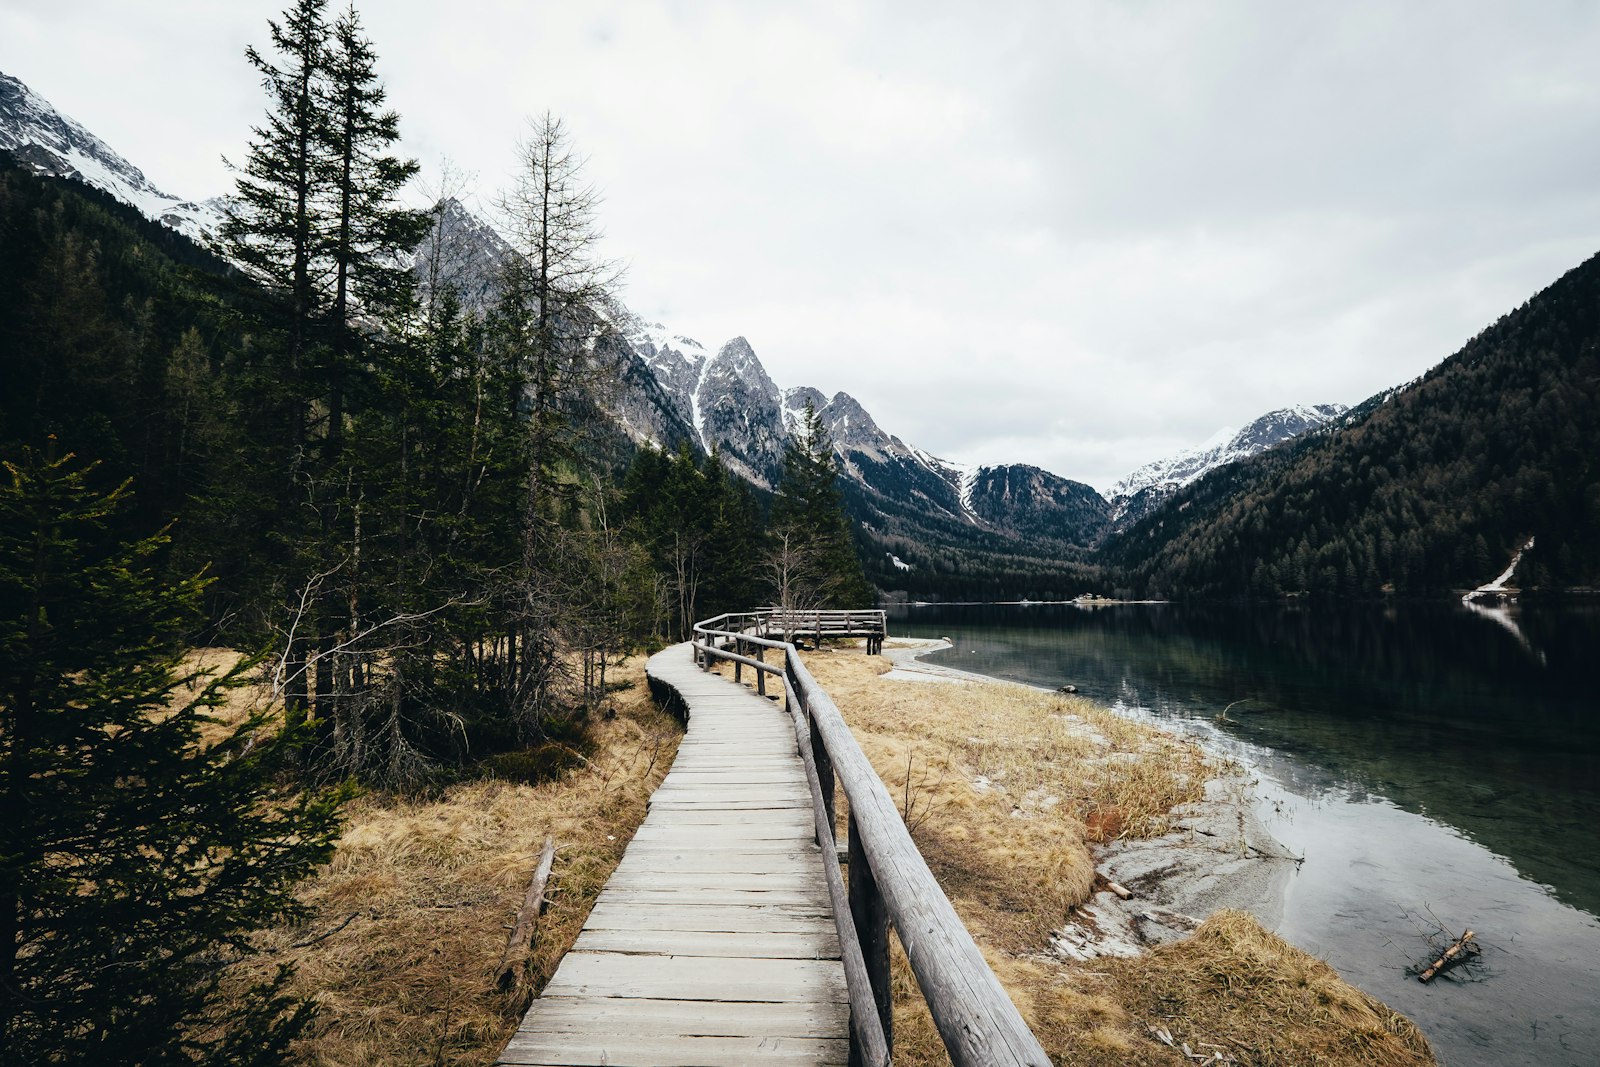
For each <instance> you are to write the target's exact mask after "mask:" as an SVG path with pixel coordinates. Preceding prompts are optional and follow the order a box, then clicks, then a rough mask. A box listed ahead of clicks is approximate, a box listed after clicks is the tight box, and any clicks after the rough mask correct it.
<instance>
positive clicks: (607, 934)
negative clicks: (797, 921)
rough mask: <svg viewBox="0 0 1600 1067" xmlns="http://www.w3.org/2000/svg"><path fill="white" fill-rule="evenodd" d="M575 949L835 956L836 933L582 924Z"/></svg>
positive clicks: (776, 956)
mask: <svg viewBox="0 0 1600 1067" xmlns="http://www.w3.org/2000/svg"><path fill="white" fill-rule="evenodd" d="M572 949H573V951H574V952H634V953H646V954H652V955H657V956H722V957H740V958H745V959H786V960H836V959H838V958H839V935H838V934H837V933H835V932H834V931H832V930H818V929H811V930H785V931H766V930H760V931H751V930H741V931H731V930H602V929H591V928H589V927H587V926H585V927H584V930H583V932H582V933H580V934H579V935H578V940H577V941H576V942H575V943H574V944H573V946H572Z"/></svg>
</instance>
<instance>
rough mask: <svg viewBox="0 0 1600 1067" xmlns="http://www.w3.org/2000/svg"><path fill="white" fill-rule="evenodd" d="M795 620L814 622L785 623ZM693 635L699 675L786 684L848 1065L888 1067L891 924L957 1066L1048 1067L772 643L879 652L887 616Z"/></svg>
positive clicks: (888, 810)
mask: <svg viewBox="0 0 1600 1067" xmlns="http://www.w3.org/2000/svg"><path fill="white" fill-rule="evenodd" d="M797 620H804V621H806V622H808V623H809V625H808V626H794V625H790V624H792V623H794V622H796V621H797ZM786 627H787V628H786ZM694 633H695V638H694V654H695V662H697V663H699V664H700V666H701V667H703V668H705V669H706V670H710V669H711V666H712V664H713V662H714V661H717V660H727V661H729V662H731V663H732V664H733V668H734V679H735V680H736V681H738V680H741V678H740V674H741V671H742V670H743V668H745V667H750V668H752V669H754V670H755V672H756V679H755V681H756V689H757V691H758V692H761V693H763V694H765V693H766V680H767V675H769V674H772V675H777V676H780V677H782V679H783V686H784V695H785V707H786V708H787V709H788V711H789V713H790V716H791V718H792V719H793V721H794V728H795V740H796V742H797V744H798V745H799V748H800V756H801V758H802V759H803V760H804V762H805V767H806V778H807V780H808V781H809V783H810V786H811V800H812V809H813V811H814V813H815V816H816V834H817V844H818V845H819V846H821V848H822V855H823V866H824V868H825V873H826V876H827V881H828V894H829V897H830V899H831V900H832V903H833V913H834V918H835V921H836V922H837V923H838V927H839V942H840V946H841V949H842V955H843V958H844V969H845V981H846V984H847V988H848V991H849V996H850V1016H851V1026H850V1030H851V1035H850V1036H851V1047H850V1062H851V1063H852V1064H862V1065H866V1067H887V1065H888V1064H889V1062H890V1051H891V1049H892V1048H893V1041H894V1027H893V1019H892V1015H893V999H892V994H891V992H890V986H889V927H890V926H891V925H893V927H894V929H895V932H896V933H897V934H898V935H899V937H900V944H901V945H902V946H903V947H904V948H905V952H906V956H907V958H908V959H909V960H910V961H911V970H912V972H913V973H914V974H915V975H916V978H917V985H918V987H919V988H920V989H921V991H922V997H923V999H924V1000H925V1001H926V1002H927V1004H928V1010H929V1012H930V1013H931V1014H932V1016H933V1021H934V1025H936V1026H937V1027H938V1028H939V1036H940V1037H941V1038H943V1039H944V1044H945V1048H946V1049H947V1050H948V1051H949V1053H950V1059H951V1062H952V1063H954V1064H955V1065H956V1067H1023V1065H1026V1067H1047V1065H1048V1064H1049V1063H1050V1059H1049V1057H1048V1056H1046V1055H1045V1052H1044V1049H1043V1048H1041V1047H1040V1045H1039V1042H1038V1040H1037V1039H1036V1038H1035V1037H1034V1036H1033V1032H1032V1031H1031V1030H1029V1029H1028V1025H1027V1023H1025V1022H1023V1021H1022V1016H1021V1014H1020V1013H1018V1011H1017V1009H1016V1005H1014V1004H1012V1003H1011V998H1010V997H1008V996H1007V995H1006V991H1005V989H1004V988H1003V987H1002V986H1001V985H1000V980H999V979H997V978H996V977H995V976H994V972H993V971H991V970H990V969H989V965H988V964H987V963H986V962H984V959H983V955H982V953H980V952H979V951H978V946H977V945H976V944H974V943H973V940H972V935H971V934H969V933H968V932H967V928H966V926H965V925H963V924H962V922H961V918H960V917H959V916H958V915H957V914H956V911H955V908H953V907H951V905H950V900H949V898H947V897H946V896H945V895H944V891H943V890H942V889H940V888H939V883H938V882H937V881H936V880H935V879H934V877H933V873H932V872H931V871H929V870H928V864H927V862H926V861H925V860H924V859H923V858H922V853H921V852H919V851H918V850H917V846H916V844H915V843H914V842H913V841H912V840H911V834H910V833H909V832H907V830H906V825H905V821H904V820H903V819H902V818H901V817H900V812H899V810H898V809H897V808H896V807H895V804H894V801H893V800H892V799H891V798H890V796H889V791H888V790H887V789H886V788H884V785H883V780H882V779H880V778H879V777H878V775H877V772H876V771H874V770H873V769H872V765H871V764H870V763H868V762H867V758H866V756H865V755H863V754H862V752H861V747H860V746H859V745H857V744H856V740H855V738H854V737H853V736H851V734H850V728H849V727H848V726H846V725H845V721H844V717H843V716H842V715H840V714H839V709H838V707H837V706H836V705H835V704H834V702H833V698H832V697H830V696H829V695H828V694H827V692H826V691H825V690H824V689H823V688H822V687H821V686H820V685H818V684H817V682H816V679H814V678H812V677H811V672H810V671H808V670H806V667H805V664H804V663H802V662H800V655H799V652H798V651H796V649H795V646H794V645H793V644H792V643H789V642H787V641H784V640H780V639H776V638H774V637H773V636H771V634H773V633H777V634H779V635H782V634H785V633H788V634H795V633H801V634H805V635H807V636H811V635H818V636H819V639H820V638H824V637H829V636H835V637H846V636H852V637H866V638H867V642H868V648H869V649H873V650H875V651H876V650H878V649H881V648H882V644H883V639H884V636H885V635H886V622H885V617H884V613H883V612H881V611H871V612H844V611H831V612H828V611H825V612H816V611H809V612H782V611H776V610H769V611H755V612H744V613H738V614H729V615H719V616H717V617H716V618H714V619H708V620H706V621H705V622H702V623H697V624H696V625H695V628H694ZM768 649H772V650H775V651H778V652H780V653H781V656H780V657H779V659H780V660H781V665H780V664H769V663H767V662H766V652H767V650H768ZM836 783H837V785H836ZM836 788H842V789H843V790H844V795H845V799H846V801H847V802H848V804H849V823H848V826H849V830H848V835H847V840H848V848H849V856H848V861H847V862H848V864H849V869H850V884H849V887H848V889H846V887H845V885H844V880H843V878H842V877H841V875H840V873H839V864H838V861H837V856H838V851H837V849H838V846H837V845H836V844H835V841H834V805H835V790H836Z"/></svg>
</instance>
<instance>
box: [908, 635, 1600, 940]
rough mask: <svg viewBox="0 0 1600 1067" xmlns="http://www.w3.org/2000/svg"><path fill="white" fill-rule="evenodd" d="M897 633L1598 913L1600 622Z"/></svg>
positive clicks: (955, 662)
mask: <svg viewBox="0 0 1600 1067" xmlns="http://www.w3.org/2000/svg"><path fill="white" fill-rule="evenodd" d="M891 631H893V632H901V633H912V634H916V635H919V636H929V635H933V636H937V635H941V634H948V635H949V636H952V637H954V638H955V639H956V647H955V648H954V649H952V650H950V651H948V652H943V653H939V654H936V655H935V656H933V657H931V659H932V660H933V661H934V662H944V663H948V664H950V665H952V666H960V667H962V668H965V669H968V670H977V671H982V672H984V673H990V674H995V675H998V676H1003V677H1010V678H1015V679H1018V680H1021V681H1028V682H1033V683H1036V684H1040V685H1049V686H1056V685H1061V684H1064V683H1067V682H1071V683H1073V684H1075V685H1077V686H1078V687H1079V690H1080V691H1081V692H1082V693H1083V694H1084V695H1086V696H1089V697H1092V698H1094V699H1097V700H1101V701H1104V702H1106V703H1113V702H1116V701H1117V700H1119V699H1121V700H1123V701H1124V702H1126V703H1128V704H1130V705H1136V706H1142V707H1145V708H1148V709H1150V710H1151V711H1152V712H1155V713H1157V714H1166V715H1178V716H1190V717H1196V716H1204V717H1207V718H1210V717H1212V716H1215V715H1216V714H1217V713H1218V712H1220V711H1221V710H1222V709H1223V708H1224V707H1225V706H1226V705H1228V704H1230V703H1233V702H1235V701H1241V703H1237V704H1234V706H1233V707H1232V709H1231V710H1230V711H1229V712H1228V715H1229V718H1231V719H1233V720H1235V722H1234V724H1233V725H1230V726H1228V727H1226V729H1227V730H1228V731H1229V732H1230V733H1231V734H1233V735H1235V736H1237V737H1238V738H1239V739H1240V740H1242V741H1246V742H1249V743H1251V744H1256V745H1262V746H1266V747H1268V748H1271V749H1273V750H1276V751H1277V752H1280V753H1284V754H1286V755H1290V756H1293V757H1295V758H1296V761H1298V766H1295V765H1292V764H1291V765H1290V766H1285V767H1281V768H1275V774H1278V773H1280V772H1281V776H1282V778H1283V780H1284V784H1285V785H1286V786H1289V787H1290V788H1292V789H1295V790H1296V791H1303V792H1304V793H1305V794H1306V795H1308V796H1313V797H1314V796H1316V795H1317V794H1318V793H1319V792H1320V791H1322V790H1327V789H1337V790H1339V791H1340V792H1341V793H1344V794H1346V795H1348V796H1349V797H1351V798H1353V799H1358V800H1359V799H1361V798H1364V797H1365V796H1367V795H1369V794H1378V795H1382V796H1384V797H1387V798H1388V799H1390V800H1391V801H1393V802H1394V803H1395V804H1397V805H1399V806H1400V807H1402V808H1405V809H1406V810H1409V811H1413V812H1418V813H1421V814H1425V815H1427V816H1429V817H1431V818H1433V819H1435V820H1438V821H1440V822H1443V823H1446V824H1448V825H1450V826H1453V827H1455V828H1457V829H1459V830H1461V831H1463V832H1464V833H1466V834H1468V835H1470V836H1471V837H1472V838H1474V839H1475V840H1477V841H1479V842H1480V843H1481V844H1483V845H1484V846H1485V847H1487V848H1489V849H1491V850H1493V851H1495V852H1497V853H1499V854H1501V855H1503V856H1506V857H1507V858H1509V859H1510V860H1511V861H1512V862H1513V863H1514V864H1516V866H1517V868H1518V870H1519V871H1521V872H1522V873H1523V874H1524V875H1525V876H1526V877H1529V878H1532V879H1534V880H1536V881H1539V882H1544V883H1548V884H1550V885H1552V886H1554V887H1555V890H1556V894H1557V896H1558V897H1560V898H1561V899H1562V900H1564V901H1566V902H1567V903H1570V904H1574V905H1576V906H1578V907H1581V908H1584V909H1585V910H1587V911H1589V912H1591V913H1595V914H1600V698H1597V697H1596V695H1595V688H1594V686H1595V679H1594V675H1593V673H1592V668H1593V667H1594V665H1595V664H1594V660H1595V658H1596V654H1597V653H1600V609H1597V608H1595V607H1593V606H1582V607H1572V608H1553V607H1540V608H1529V609H1526V610H1520V611H1519V610H1517V609H1515V608H1513V609H1512V610H1511V611H1510V612H1509V613H1506V614H1503V615H1501V616H1498V617H1490V616H1486V615H1484V614H1483V613H1481V612H1477V613H1475V612H1473V611H1470V610H1468V609H1466V608H1464V607H1462V606H1460V605H1458V604H1442V605H1439V604H1406V605H1394V606H1372V605H1322V604H1319V605H1309V604H1307V605H1293V606H1279V605H1269V606H1256V607H1225V606H1217V605H1203V606H1192V605H1176V604H1160V605H1125V606H1117V607H1107V608H1100V609H1096V610H1093V611H1083V610H1079V609H1077V608H1074V607H1072V606H1069V605H1026V606H1015V605H941V606H929V607H920V608H905V609H901V610H899V611H897V612H892V613H891Z"/></svg>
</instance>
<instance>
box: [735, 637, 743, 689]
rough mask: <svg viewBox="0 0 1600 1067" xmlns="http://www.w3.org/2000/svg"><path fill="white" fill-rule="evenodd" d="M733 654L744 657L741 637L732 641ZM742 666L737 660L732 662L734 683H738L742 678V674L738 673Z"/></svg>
mask: <svg viewBox="0 0 1600 1067" xmlns="http://www.w3.org/2000/svg"><path fill="white" fill-rule="evenodd" d="M733 654H734V655H735V656H742V655H744V639H743V638H742V637H735V638H734V639H733ZM743 666H744V664H743V663H740V662H739V661H738V660H734V661H733V680H734V681H735V682H739V681H741V680H742V679H743V678H744V675H743V673H742V672H741V671H740V668H742V667H743Z"/></svg>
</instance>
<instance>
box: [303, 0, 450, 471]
mask: <svg viewBox="0 0 1600 1067" xmlns="http://www.w3.org/2000/svg"><path fill="white" fill-rule="evenodd" d="M377 61H378V57H377V54H376V52H374V51H373V47H372V42H371V40H369V39H368V38H367V37H366V36H365V35H364V34H363V33H362V29H361V17H360V15H359V14H358V13H357V12H356V9H355V5H354V4H352V5H351V6H350V7H349V8H348V9H347V10H346V11H345V12H344V13H342V14H341V15H340V16H339V18H338V19H337V21H335V23H334V25H333V30H332V33H331V44H330V49H329V54H328V60H327V63H328V71H327V88H326V95H327V100H326V103H325V107H326V110H327V114H328V118H327V121H326V123H325V132H326V135H327V137H328V153H327V157H328V166H329V170H330V173H329V176H328V179H329V180H328V186H329V189H328V194H329V198H330V200H331V204H330V205H329V210H328V216H329V222H330V224H331V230H332V232H331V234H330V241H331V247H330V251H329V258H330V259H331V260H332V267H333V293H332V299H331V305H330V307H329V313H328V322H329V326H330V327H331V330H330V333H331V340H332V345H333V352H332V354H331V360H330V373H329V382H328V434H327V439H326V441H327V447H326V452H327V456H328V462H329V463H330V464H333V463H337V462H338V459H339V453H340V451H341V449H342V445H343V440H344V412H345V401H346V390H347V388H348V386H349V379H350V377H351V375H352V373H353V372H354V369H355V368H354V367H353V366H352V365H351V364H352V362H353V361H354V360H355V359H356V358H357V355H358V348H359V345H358V343H357V338H356V336H355V331H354V323H353V322H352V316H353V315H354V313H355V312H356V311H357V310H359V311H361V312H363V313H364V314H365V315H366V316H367V317H368V318H369V319H381V318H382V317H384V316H385V315H387V316H389V317H390V318H391V320H392V318H393V316H394V315H395V314H397V313H400V312H403V311H405V310H407V308H408V306H409V304H410V303H411V300H412V294H413V291H414V289H415V283H414V280H413V278H412V275H411V270H410V268H409V267H408V266H407V265H406V263H405V262H404V260H403V259H402V258H401V253H404V252H409V251H411V250H412V249H413V248H415V247H416V246H417V244H418V242H420V241H421V240H422V238H423V236H424V235H425V234H426V233H427V231H428V228H429V226H430V219H429V216H428V214H427V213H425V212H420V211H412V210H408V209H406V208H403V207H400V206H399V205H398V204H397V198H398V196H399V194H400V191H401V189H402V188H403V187H404V186H405V184H406V183H407V182H409V181H410V180H411V179H412V178H413V177H414V176H415V175H416V173H417V170H418V165H417V161H416V160H414V159H411V160H402V159H400V158H398V157H397V156H394V155H392V154H390V153H389V148H390V146H391V145H393V144H394V142H395V141H397V140H399V138H400V116H399V115H398V114H396V113H395V112H394V111H386V110H383V105H384V100H385V98H386V95H387V94H386V91H385V89H384V87H383V84H382V83H381V82H379V81H378V75H377V69H376V68H377Z"/></svg>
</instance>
